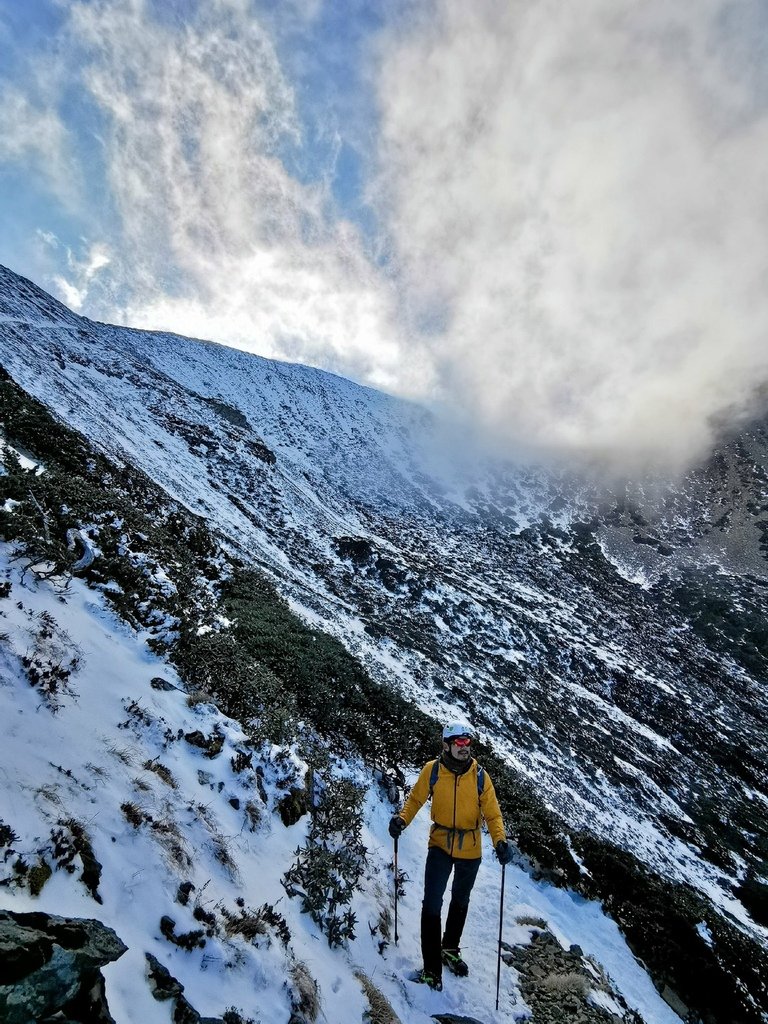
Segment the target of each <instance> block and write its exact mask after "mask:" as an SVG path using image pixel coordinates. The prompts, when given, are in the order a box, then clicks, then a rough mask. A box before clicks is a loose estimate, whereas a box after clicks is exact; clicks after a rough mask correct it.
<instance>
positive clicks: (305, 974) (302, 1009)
mask: <svg viewBox="0 0 768 1024" xmlns="http://www.w3.org/2000/svg"><path fill="white" fill-rule="evenodd" d="M291 981H292V982H293V992H292V993H291V1004H292V1007H293V1011H294V1013H300V1014H301V1015H302V1016H301V1019H302V1021H306V1024H314V1022H315V1021H316V1020H317V1018H318V1015H319V1014H320V992H319V989H318V987H317V982H316V981H315V979H314V978H313V977H312V975H311V974H310V973H309V968H308V967H307V965H306V964H305V963H302V962H301V960H297V961H296V963H295V964H294V965H293V967H291Z"/></svg>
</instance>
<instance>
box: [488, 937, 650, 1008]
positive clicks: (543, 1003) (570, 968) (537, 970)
mask: <svg viewBox="0 0 768 1024" xmlns="http://www.w3.org/2000/svg"><path fill="white" fill-rule="evenodd" d="M502 947H503V949H504V950H505V951H506V952H504V953H503V954H502V959H503V960H504V962H505V963H506V964H508V965H509V966H511V967H514V968H515V970H516V971H517V972H518V974H519V975H520V991H521V993H522V996H523V999H524V1000H525V1001H526V1003H527V1004H528V1006H530V1008H531V1010H532V1013H533V1016H532V1018H531V1022H532V1024H644V1022H643V1020H642V1018H641V1017H640V1015H639V1014H637V1013H636V1012H635V1011H634V1010H632V1009H630V1008H629V1007H628V1006H627V1004H626V1003H625V1002H624V1000H623V998H622V997H621V995H619V994H618V993H617V992H615V991H614V990H613V989H612V986H611V984H610V981H609V979H608V978H607V976H606V975H605V973H604V972H603V971H602V969H601V968H600V967H599V965H598V964H596V963H595V962H594V961H593V960H591V959H590V958H587V957H585V956H584V953H583V951H582V949H581V947H580V946H571V947H570V948H569V949H563V947H562V946H561V945H560V943H559V942H558V941H557V939H556V938H555V936H554V935H553V934H552V933H551V932H550V931H549V930H548V929H546V928H542V929H539V928H536V927H534V928H532V929H531V941H530V943H528V944H527V945H519V946H510V945H508V944H507V943H506V942H502ZM593 993H594V994H597V993H602V994H604V995H605V996H608V997H610V998H609V1002H610V1004H612V1005H613V1007H614V1010H609V1009H607V1008H606V1007H604V1006H600V1005H597V1003H596V1001H595V999H594V995H593Z"/></svg>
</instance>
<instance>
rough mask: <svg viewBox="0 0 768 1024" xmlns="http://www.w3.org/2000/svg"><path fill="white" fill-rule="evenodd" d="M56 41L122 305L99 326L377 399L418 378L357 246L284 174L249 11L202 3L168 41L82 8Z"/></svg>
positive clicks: (145, 25)
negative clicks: (360, 388) (90, 107)
mask: <svg viewBox="0 0 768 1024" xmlns="http://www.w3.org/2000/svg"><path fill="white" fill-rule="evenodd" d="M70 34H71V38H72V39H73V40H76V41H77V46H78V47H80V48H82V49H81V51H80V52H81V54H82V56H81V58H80V59H81V60H82V65H83V80H84V82H85V85H86V87H87V89H88V91H89V94H90V96H91V97H92V98H93V100H94V101H95V103H96V104H97V105H98V108H99V109H100V111H101V112H102V115H103V118H104V129H103V145H104V157H105V163H106V168H107V175H108V181H109V188H110V193H111V196H112V198H113V202H114V203H115V205H116V208H117V211H118V213H119V216H120V220H121V225H122V238H121V242H120V246H119V248H120V254H119V255H118V254H117V253H115V256H114V260H113V263H112V265H111V267H110V274H111V275H112V277H113V279H114V280H115V282H116V288H114V289H112V294H114V291H115V290H117V291H120V292H122V293H125V294H128V298H127V299H126V301H125V303H124V305H123V306H122V308H121V309H118V310H115V309H113V308H111V309H108V310H104V311H103V313H104V314H106V315H110V316H112V317H116V318H118V319H121V320H122V321H123V322H126V323H129V324H132V325H136V326H143V327H149V328H156V329H168V330H174V331H177V332H183V333H189V334H192V335H195V336H197V337H210V338H213V339H215V340H217V341H225V342H229V343H231V344H235V345H238V346H240V347H243V348H246V349H251V350H255V351H258V352H260V353H262V354H265V355H274V356H286V357H290V358H293V359H296V360H300V361H305V362H311V363H315V364H318V365H323V366H326V367H329V368H333V369H336V370H337V371H339V372H343V373H346V374H349V375H352V376H356V377H358V378H359V379H363V380H367V381H369V382H371V383H375V384H379V385H385V384H389V385H393V384H395V383H396V382H397V383H398V384H399V383H400V382H401V381H402V379H403V377H404V375H406V374H410V375H412V376H413V375H415V374H417V373H418V372H420V371H419V370H418V368H413V367H409V366H408V364H409V360H408V359H407V358H405V359H404V358H403V354H402V350H401V348H400V347H399V346H398V345H397V344H396V341H395V339H396V336H397V321H396V316H395V305H394V297H393V294H392V291H391V288H390V286H389V285H388V283H387V281H386V280H385V279H384V278H383V277H382V275H381V274H380V273H379V272H378V270H377V269H376V268H375V267H374V266H373V265H372V264H371V263H370V262H369V260H368V259H367V257H366V256H365V254H364V251H363V246H362V243H361V239H360V237H359V235H358V232H357V231H356V229H355V228H354V227H353V226H352V225H351V224H349V223H345V222H343V221H335V222H332V221H329V219H328V217H327V208H328V195H327V191H326V187H325V185H324V184H322V182H321V183H320V184H315V185H312V184H304V183H301V182H299V181H297V180H296V179H295V178H293V177H291V175H290V174H289V173H288V172H287V170H286V167H285V164H284V161H283V159H282V157H283V154H284V151H285V148H286V147H289V146H301V144H302V138H301V127H300V124H299V121H298V119H297V114H296V109H295V99H294V95H293V92H292V88H291V85H290V83H289V82H288V81H287V80H286V79H285V77H284V75H283V72H282V70H281V66H280V63H279V60H278V57H277V54H276V51H275V48H274V45H273V41H272V39H271V38H270V37H269V35H268V34H267V33H266V31H265V30H264V29H263V28H262V27H261V25H260V22H259V20H258V19H257V18H256V17H255V16H254V12H253V10H252V6H251V5H250V4H249V3H246V2H242V0H208V2H206V3H205V4H202V5H199V7H198V9H197V14H196V15H194V16H193V20H191V21H188V22H186V23H185V24H183V25H182V24H177V23H169V22H167V21H157V20H156V19H155V18H154V17H153V15H152V13H151V10H150V7H149V5H148V4H147V3H145V2H143V0H97V2H93V3H88V4H82V3H81V4H75V5H73V6H72V7H71V11H70ZM113 248H115V249H116V248H117V247H116V246H113ZM89 311H90V310H89ZM99 312H102V311H99Z"/></svg>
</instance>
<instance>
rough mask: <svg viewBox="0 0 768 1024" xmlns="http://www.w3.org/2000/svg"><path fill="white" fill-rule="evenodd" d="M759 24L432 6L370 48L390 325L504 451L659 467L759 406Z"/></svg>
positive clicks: (676, 15) (709, 5) (457, 2)
mask: <svg viewBox="0 0 768 1024" xmlns="http://www.w3.org/2000/svg"><path fill="white" fill-rule="evenodd" d="M760 18H762V24H759V23H758V19H760ZM765 22H766V19H765V16H764V15H763V14H761V7H760V5H758V4H750V3H742V2H739V0H736V2H728V3H726V2H724V0H701V2H700V3H698V4H696V6H695V9H694V8H692V7H691V6H690V5H689V4H684V3H669V2H668V0H646V2H645V3H643V4H636V3H634V2H632V0H582V2H580V3H578V4H576V3H574V4H565V5H562V4H555V3H552V2H542V3H537V4H529V3H527V2H525V3H524V2H522V0H510V2H509V3H505V4H498V3H495V2H493V0H474V2H473V3H471V4H467V3H465V2H464V0H436V2H435V3H434V4H431V5H429V9H428V10H427V7H426V5H425V7H424V8H423V9H422V10H421V12H420V13H418V14H416V15H415V16H414V18H413V19H412V20H410V21H409V22H408V23H406V24H400V25H398V26H396V28H395V29H393V30H392V31H391V32H390V33H389V35H388V36H387V38H386V39H385V40H384V41H383V44H382V47H381V58H380V69H379V78H378V93H379V104H380V112H381V139H380V150H379V166H380V177H379V181H378V182H377V194H378V195H379V197H381V201H382V202H383V203H384V204H385V206H386V211H387V215H388V218H389V219H388V223H389V225H390V230H391V235H392V240H393V247H394V251H395V253H396V254H397V261H398V265H399V268H400V274H401V281H402V288H403V294H404V296H405V300H406V307H407V308H408V310H409V317H410V321H411V323H412V324H413V325H418V324H420V323H426V324H431V325H432V327H431V329H430V330H429V331H422V332H421V335H420V344H421V346H422V347H423V349H424V351H425V353H428V358H430V359H432V360H433V361H434V363H435V365H436V366H437V368H438V373H439V376H440V380H441V382H442V387H443V393H444V395H445V396H446V399H447V400H449V401H453V402H456V403H459V404H463V405H464V407H465V408H466V409H468V411H470V413H471V414H472V415H474V416H476V417H477V418H479V419H480V420H481V421H482V422H483V423H485V424H486V426H487V427H488V428H490V429H491V430H492V431H493V432H494V433H495V434H496V435H497V436H499V437H500V438H501V439H502V441H503V442H505V443H520V441H527V442H528V443H535V444H539V445H542V446H544V447H548V448H552V449H556V450H559V451H565V452H573V453H574V454H576V453H578V454H580V455H586V456H604V455H609V456H612V457H615V458H616V459H618V460H620V461H623V462H625V463H626V462H627V461H628V460H630V461H631V460H634V461H636V462H637V463H642V462H643V461H645V460H650V461H654V462H664V463H666V464H668V465H673V466H679V465H682V464H684V463H685V462H686V461H688V460H690V459H692V458H695V457H697V456H699V455H701V454H702V453H704V452H705V451H706V450H707V449H708V447H709V446H710V444H711V443H712V441H713V439H714V438H715V436H716V433H717V431H718V430H719V429H722V428H723V426H724V425H725V424H728V425H731V424H733V423H736V422H739V421H740V419H743V418H744V417H745V416H748V415H750V414H753V413H755V412H757V411H759V410H760V409H761V408H762V409H764V408H765V403H766V396H767V395H768V391H767V390H766V383H767V382H768V297H767V293H766V289H765V282H766V280H768V230H767V229H768V189H766V187H765V181H766V173H768V168H767V167H766V153H768V115H767V113H766V111H767V109H768V103H767V102H766V101H768V75H767V74H766V70H765V62H764V60H763V59H762V57H761V54H760V49H759V47H760V42H759V41H760V39H762V38H764V33H765V29H766V27H768V26H766V23H765ZM761 402H762V403H763V404H762V406H761Z"/></svg>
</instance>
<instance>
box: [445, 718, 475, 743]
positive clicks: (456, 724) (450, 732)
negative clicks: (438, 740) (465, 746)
mask: <svg viewBox="0 0 768 1024" xmlns="http://www.w3.org/2000/svg"><path fill="white" fill-rule="evenodd" d="M457 736H469V737H470V739H471V738H472V729H471V728H470V727H469V725H468V724H467V722H463V721H461V719H457V720H456V721H453V722H448V724H447V725H446V726H445V728H444V729H443V740H445V742H446V743H447V742H448V740H452V739H455V738H456V737H457Z"/></svg>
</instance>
